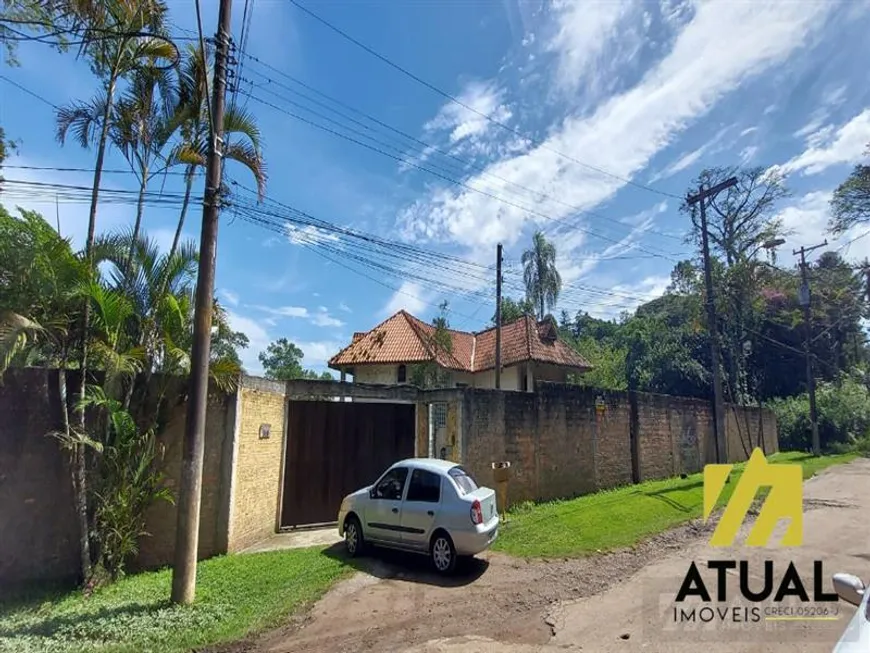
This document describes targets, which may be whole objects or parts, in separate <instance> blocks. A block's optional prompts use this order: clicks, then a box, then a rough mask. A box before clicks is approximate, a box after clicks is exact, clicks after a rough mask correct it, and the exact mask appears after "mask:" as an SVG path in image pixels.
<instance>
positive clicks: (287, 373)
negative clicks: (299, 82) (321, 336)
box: [245, 338, 333, 381]
mask: <svg viewBox="0 0 870 653" xmlns="http://www.w3.org/2000/svg"><path fill="white" fill-rule="evenodd" d="M245 340H246V341H247V338H245ZM304 356H305V354H303V353H302V350H301V349H299V347H297V346H296V345H295V344H293V343H292V342H290V341H289V340H287V338H278V340H276V341H275V342H273V343H270V344H269V346H268V347H267V348H266V351H261V352H260V363H262V365H263V370H264V371H265V373H266V378H269V379H274V380H275V381H291V380H293V379H312V380H319V381H332V380H333V379H332V374H330V373H329V372H321V373H318V372H315V371H314V370H306V369H303V367H302V358H303V357H304Z"/></svg>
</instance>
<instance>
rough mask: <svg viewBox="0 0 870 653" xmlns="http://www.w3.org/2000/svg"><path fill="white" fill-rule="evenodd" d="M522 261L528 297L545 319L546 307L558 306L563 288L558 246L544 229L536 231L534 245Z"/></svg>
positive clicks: (525, 253) (524, 253) (540, 317)
mask: <svg viewBox="0 0 870 653" xmlns="http://www.w3.org/2000/svg"><path fill="white" fill-rule="evenodd" d="M522 263H523V281H524V282H525V285H526V299H527V300H528V301H529V302H530V303H531V304H532V305H533V306H537V307H539V312H538V318H539V319H541V320H543V319H544V316H545V315H546V308H549V309H552V308H554V307H555V306H556V301H557V300H558V299H559V293H560V292H561V290H562V277H561V276H560V275H559V270H558V269H556V247H555V246H554V245H553V243H551V242H549V241H548V240H547V238H546V237H545V236H544V233H543V232H542V231H537V232H535V235H534V237H533V238H532V247H531V248H530V249H527V250H526V251H525V252H523V256H522Z"/></svg>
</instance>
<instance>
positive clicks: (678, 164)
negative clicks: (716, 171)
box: [649, 145, 709, 184]
mask: <svg viewBox="0 0 870 653" xmlns="http://www.w3.org/2000/svg"><path fill="white" fill-rule="evenodd" d="M708 147H709V146H708V145H703V146H701V147H699V148H698V149H697V150H692V151H691V152H687V153H686V154H684V155H683V156H681V157H680V158H679V159H677V160H676V161H674V162H673V163H672V164H671V165H669V166H668V167H667V168H665V169H664V170H662V171H661V172H660V173H658V174H655V175H653V176H652V177H650V180H649V181H650V183H651V184H654V183H656V182H657V181H661V180H662V179H667V178H668V177H672V176H673V175H675V174H677V173H678V172H680V171H682V170H685V169H686V168H688V167H689V166H691V165H694V164H695V163H697V162H698V161H699V160H700V159H701V157H702V156H703V155H704V152H706V151H707V149H708Z"/></svg>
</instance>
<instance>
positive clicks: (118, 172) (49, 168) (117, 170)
mask: <svg viewBox="0 0 870 653" xmlns="http://www.w3.org/2000/svg"><path fill="white" fill-rule="evenodd" d="M3 168H4V170H43V171H51V172H94V170H95V169H94V168H70V167H59V166H23V165H7V164H5V163H4V164H3ZM102 172H103V174H104V175H106V174H110V175H134V174H136V173H135V172H134V171H133V170H129V169H127V170H125V169H122V168H110V169H106V168H103V171H102ZM159 174H161V175H173V176H179V177H180V176H184V175H186V174H187V173H185V172H179V171H175V170H163V171H161V172H160V173H159Z"/></svg>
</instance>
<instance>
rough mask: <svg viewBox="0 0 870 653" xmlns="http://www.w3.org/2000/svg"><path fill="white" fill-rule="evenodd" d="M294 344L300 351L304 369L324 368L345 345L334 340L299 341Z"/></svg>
mask: <svg viewBox="0 0 870 653" xmlns="http://www.w3.org/2000/svg"><path fill="white" fill-rule="evenodd" d="M294 342H295V344H296V346H297V347H299V349H301V350H302V354H303V356H302V367H305V368H311V367H319V368H324V367H325V366H326V362H327V361H328V360H329V359H330V358H332V357H333V356H335V355H336V354H337V353H338V352H339V351H340V350H341V348H342V347H345V346H346V345H347V343H346V342H339V341H335V340H312V341H305V340H300V341H294Z"/></svg>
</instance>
